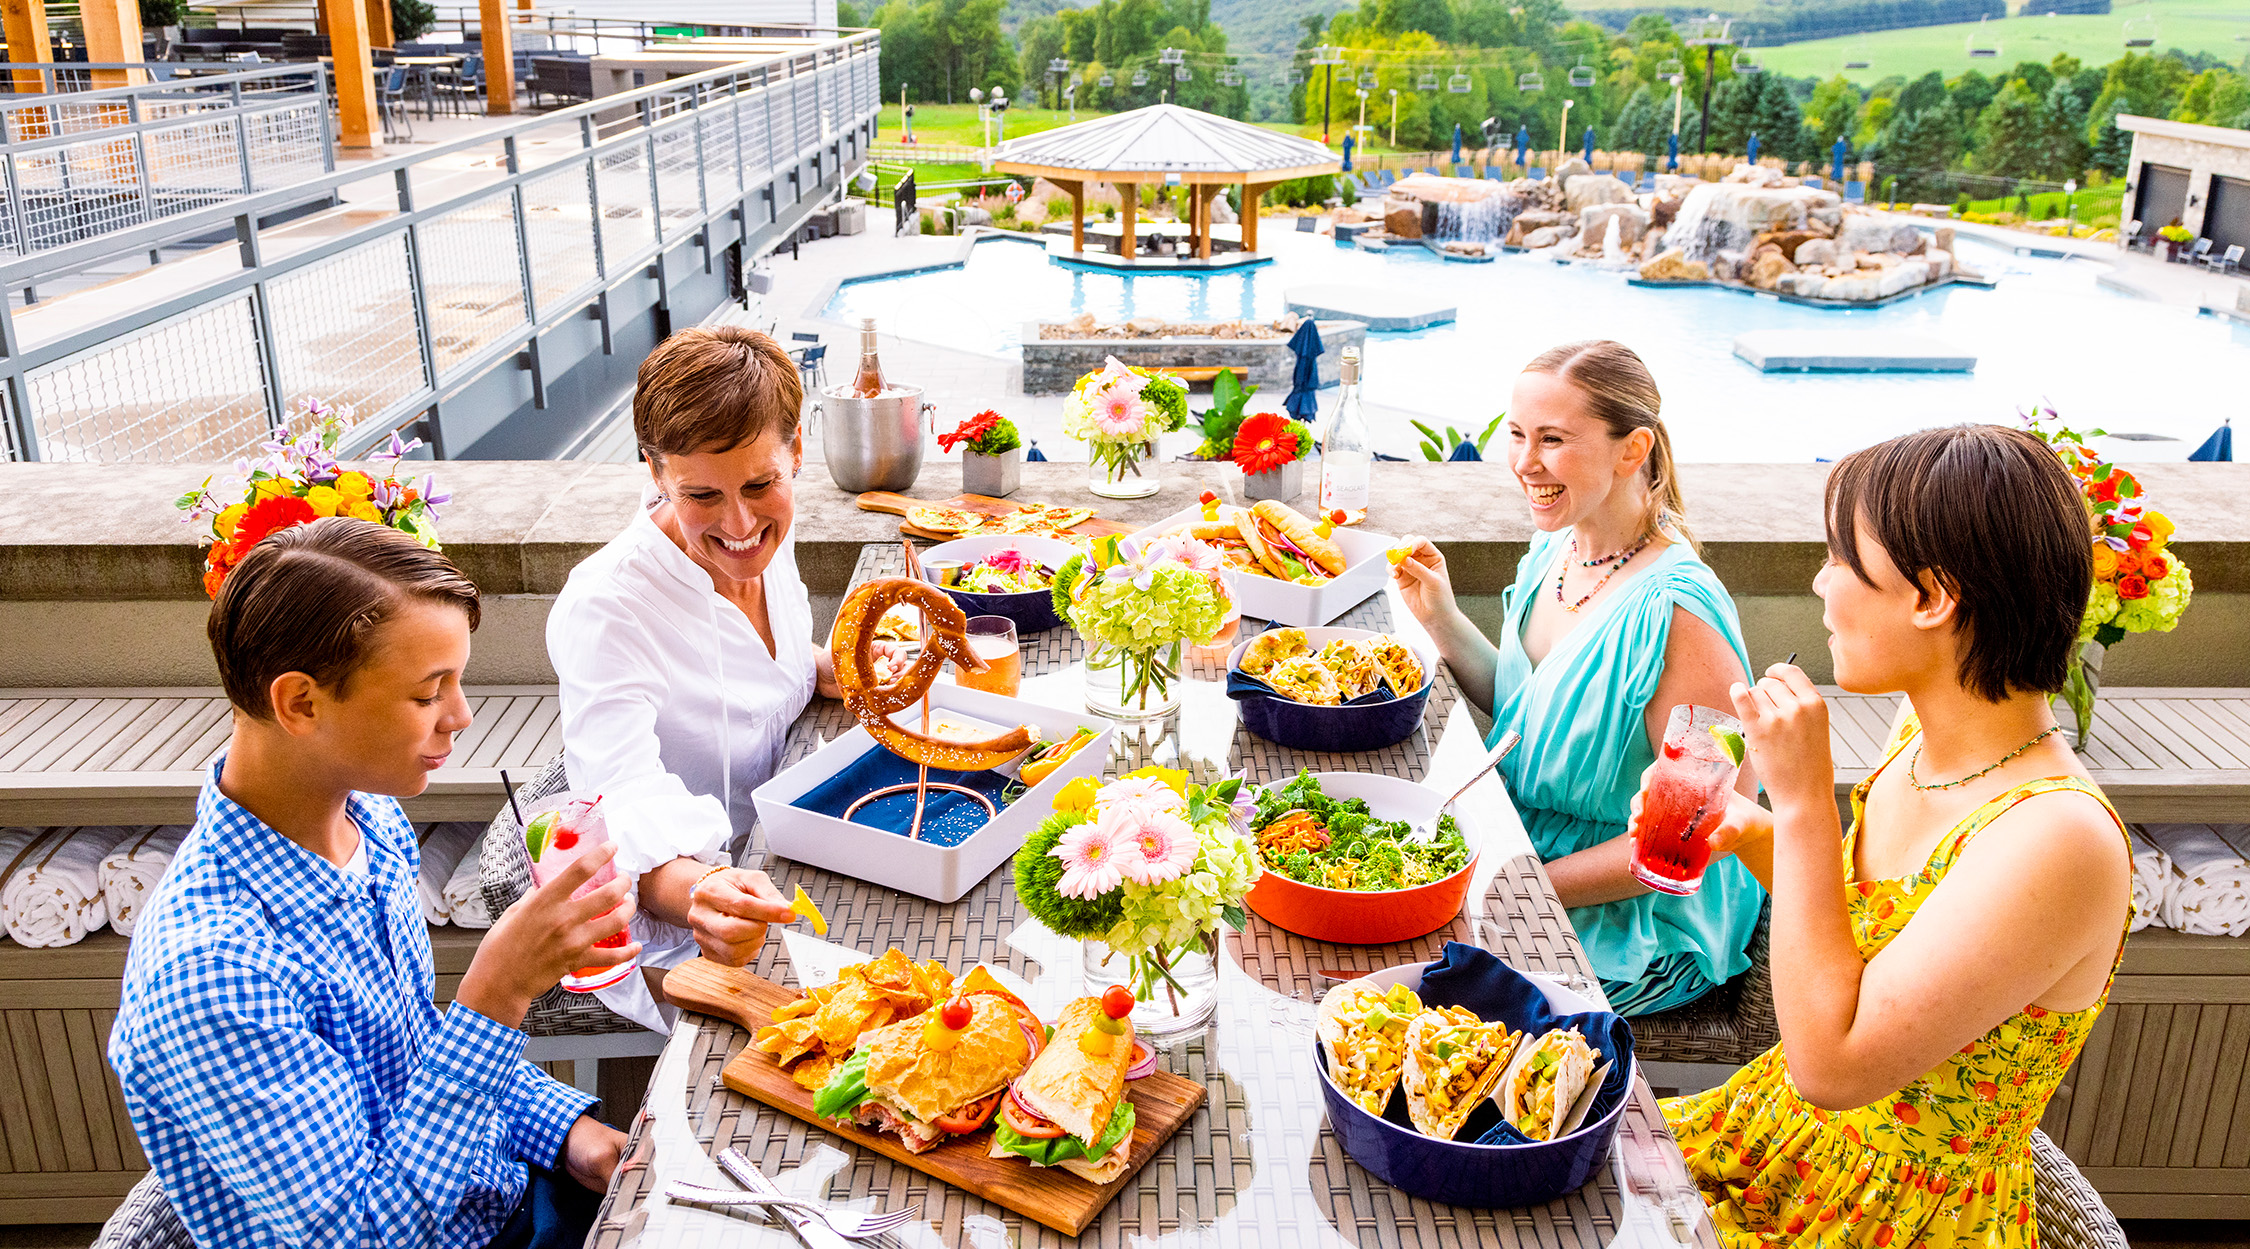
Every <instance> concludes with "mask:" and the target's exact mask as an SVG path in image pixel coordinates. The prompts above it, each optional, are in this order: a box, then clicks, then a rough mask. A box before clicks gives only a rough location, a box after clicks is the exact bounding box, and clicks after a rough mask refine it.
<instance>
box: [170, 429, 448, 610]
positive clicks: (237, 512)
mask: <svg viewBox="0 0 2250 1249" xmlns="http://www.w3.org/2000/svg"><path fill="white" fill-rule="evenodd" d="M295 416H296V418H297V419H298V420H302V421H303V422H304V424H305V428H304V431H303V432H302V433H294V434H293V433H291V432H290V424H291V423H292V422H288V421H285V422H283V423H282V424H280V425H277V426H275V427H274V430H273V434H272V435H271V436H270V437H269V438H267V439H266V441H265V442H264V443H263V444H261V445H260V446H259V448H258V449H259V450H260V451H262V452H264V453H265V458H264V459H262V460H260V461H258V462H257V463H255V464H253V463H251V462H250V461H249V460H247V459H242V460H236V461H235V463H234V474H233V476H232V477H230V478H227V479H225V480H223V481H217V482H216V483H215V479H213V478H209V477H206V478H204V479H203V484H202V485H200V486H197V487H196V488H195V489H193V490H190V491H188V492H187V493H186V494H183V495H181V496H180V497H179V498H178V499H177V500H176V501H175V502H174V504H173V506H175V507H177V508H179V509H180V510H181V511H182V512H185V513H186V515H185V516H182V517H181V518H180V519H181V521H182V522H183V523H185V524H191V525H202V526H204V529H203V531H202V532H201V533H199V534H198V535H197V537H198V538H200V539H201V540H202V541H203V542H205V543H207V544H208V546H207V549H206V550H205V552H204V563H203V592H204V593H205V594H208V595H210V596H211V597H213V598H217V597H218V595H219V587H220V586H221V585H222V584H224V583H225V581H226V576H227V572H228V571H229V570H230V569H232V568H233V567H234V566H235V565H236V564H238V563H240V562H241V561H242V557H243V556H244V555H247V554H249V552H250V548H251V547H254V546H256V545H257V544H258V541H259V539H261V538H264V537H265V536H266V535H267V534H270V533H273V532H274V531H276V530H280V529H287V528H289V527H291V526H293V525H304V524H309V523H311V522H313V521H315V520H318V519H320V518H321V517H323V516H354V517H357V518H359V519H361V520H367V521H373V522H375V523H376V524H378V525H388V526H390V527H391V528H393V529H397V530H399V531H400V532H402V533H405V534H407V535H409V536H411V537H412V538H413V539H414V540H415V541H417V542H420V543H421V544H422V545H423V546H426V547H429V548H430V549H431V550H433V551H434V550H437V549H438V540H437V530H436V528H435V527H434V526H435V522H436V520H437V508H438V505H440V504H442V503H445V502H447V501H449V500H450V499H451V497H452V496H450V495H444V494H439V493H437V492H436V487H435V486H434V484H433V483H432V481H431V479H430V478H429V477H428V476H424V477H423V478H422V479H421V480H420V481H418V482H415V483H413V484H411V485H410V484H407V483H406V482H403V481H401V480H400V479H399V472H398V468H399V463H400V461H402V460H403V459H405V457H406V456H408V455H410V454H412V453H413V452H414V451H415V450H416V449H417V448H419V447H420V446H421V445H422V440H421V439H419V438H416V439H413V440H411V441H401V440H400V438H399V436H398V435H397V434H392V435H391V437H390V441H389V443H387V444H386V445H385V446H383V447H382V448H380V449H378V450H376V451H374V452H371V453H370V454H369V455H368V457H367V458H368V460H369V462H370V463H371V465H372V466H373V468H372V469H369V470H362V469H356V468H346V467H344V466H343V465H342V464H341V463H339V462H337V459H336V445H337V443H338V442H339V441H341V440H342V438H343V436H344V431H345V430H346V429H348V428H350V426H351V424H352V409H351V408H349V407H342V408H338V407H332V406H330V405H328V404H325V403H322V402H321V401H320V400H318V399H307V400H305V401H304V402H303V403H301V404H300V405H298V408H297V411H296V413H295Z"/></svg>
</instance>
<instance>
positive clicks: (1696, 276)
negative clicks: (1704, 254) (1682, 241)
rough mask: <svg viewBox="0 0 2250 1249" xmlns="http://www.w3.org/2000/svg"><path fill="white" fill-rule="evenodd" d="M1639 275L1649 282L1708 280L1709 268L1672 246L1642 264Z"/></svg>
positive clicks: (1709, 275)
mask: <svg viewBox="0 0 2250 1249" xmlns="http://www.w3.org/2000/svg"><path fill="white" fill-rule="evenodd" d="M1641 277H1642V278H1644V279H1645V280H1647V281H1650V282H1708V281H1710V280H1711V270H1710V267H1709V266H1707V265H1705V264H1704V263H1703V262H1702V261H1700V260H1689V259H1688V258H1687V254H1686V253H1685V252H1682V251H1681V250H1680V249H1679V248H1677V247H1672V248H1667V249H1665V250H1664V251H1663V252H1661V253H1659V254H1658V255H1657V257H1656V258H1655V259H1654V260H1651V261H1649V262H1648V263H1647V264H1645V265H1642V266H1641Z"/></svg>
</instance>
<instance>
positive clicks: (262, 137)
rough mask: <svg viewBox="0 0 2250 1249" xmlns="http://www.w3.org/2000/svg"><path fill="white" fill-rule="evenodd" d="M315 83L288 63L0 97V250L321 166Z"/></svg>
mask: <svg viewBox="0 0 2250 1249" xmlns="http://www.w3.org/2000/svg"><path fill="white" fill-rule="evenodd" d="M68 68H69V69H72V70H78V71H83V70H85V69H87V68H88V67H86V66H83V65H78V66H70V67H68ZM94 68H141V69H156V70H159V71H168V70H170V69H172V68H175V67H171V66H153V67H151V66H139V65H135V66H130V67H128V66H117V67H101V66H97V67H94ZM7 72H9V73H33V72H37V73H42V74H48V73H54V72H59V71H56V70H55V69H54V68H53V67H51V66H42V65H28V64H27V65H21V66H11V67H8V68H7ZM327 82H328V76H327V73H326V71H325V70H324V69H322V67H321V66H319V65H317V64H315V65H289V66H275V67H272V68H266V69H258V70H251V71H248V72H241V73H225V74H214V75H210V76H208V77H196V78H172V79H169V80H165V81H157V82H150V83H147V84H145V85H141V86H132V87H111V88H107V89H105V90H100V91H78V92H70V93H66V94H42V95H6V96H0V178H4V179H5V187H6V191H7V210H6V211H5V212H4V213H0V255H8V256H32V255H35V254H38V253H42V252H46V251H49V250H51V249H53V248H57V247H62V246H65V245H67V244H72V243H82V242H86V241H88V240H93V239H99V238H101V237H103V236H105V235H111V234H115V233H117V232H118V231H120V230H126V229H130V228H132V227H135V226H143V225H148V224H150V223H152V222H158V221H162V220H165V219H166V218H171V217H178V216H180V215H182V214H185V213H190V212H194V211H196V210H198V209H204V208H209V207H211V206H213V205H216V204H223V203H225V202H227V201H229V200H232V199H236V198H239V197H242V196H245V195H252V194H256V193H257V192H260V191H270V190H276V189H279V188H282V187H286V186H290V185H294V184H297V183H301V182H304V181H307V180H308V179H312V178H317V177H319V176H321V175H322V174H325V173H330V172H333V171H334V170H335V168H336V153H335V148H334V144H333V140H332V138H331V136H330V133H329V124H328V117H329V109H328V89H327Z"/></svg>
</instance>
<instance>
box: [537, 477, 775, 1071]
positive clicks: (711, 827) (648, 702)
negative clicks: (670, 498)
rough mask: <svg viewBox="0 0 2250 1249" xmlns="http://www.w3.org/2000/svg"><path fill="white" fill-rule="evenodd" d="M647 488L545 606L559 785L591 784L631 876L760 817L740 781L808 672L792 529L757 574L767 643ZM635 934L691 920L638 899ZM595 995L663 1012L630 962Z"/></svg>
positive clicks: (707, 849) (732, 839) (692, 948)
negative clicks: (566, 780) (663, 521)
mask: <svg viewBox="0 0 2250 1249" xmlns="http://www.w3.org/2000/svg"><path fill="white" fill-rule="evenodd" d="M655 500H656V495H655V489H654V487H653V486H651V487H648V488H646V489H645V490H644V493H643V496H642V504H643V508H642V511H641V512H640V513H639V514H638V515H636V516H634V517H633V520H632V523H630V524H628V525H627V526H626V527H625V531H624V532H623V533H621V534H619V535H618V536H617V537H616V538H615V539H614V540H612V541H611V542H610V543H609V545H607V546H605V547H603V548H602V549H601V550H599V551H596V552H595V553H594V554H593V555H591V556H589V557H588V558H587V559H586V560H585V562H583V563H581V564H579V565H578V567H576V568H574V569H572V570H571V573H570V580H569V582H568V584H566V585H565V586H564V587H563V592H562V594H561V595H560V596H559V597H558V598H557V599H556V601H555V606H554V610H553V611H552V612H551V613H549V615H548V617H547V654H548V657H549V658H550V659H551V660H552V661H553V663H554V666H555V675H556V677H557V678H558V679H559V680H560V683H561V686H562V725H563V751H564V755H565V759H566V763H567V766H568V768H569V771H570V787H571V789H572V790H574V791H578V792H582V793H587V794H600V795H602V799H603V801H602V810H603V812H604V813H605V814H606V815H607V817H608V823H609V831H610V836H611V838H612V840H614V841H616V842H617V859H616V864H617V869H618V870H619V871H621V872H625V873H627V874H628V875H630V876H632V877H633V878H634V879H635V880H636V881H638V879H639V878H640V876H641V875H642V874H643V873H645V872H648V871H651V870H653V869H655V868H657V867H659V866H662V865H663V864H665V863H669V862H671V861H672V860H673V859H675V858H682V857H685V858H692V859H698V860H701V861H702V862H705V863H710V864H712V865H714V866H717V865H721V864H729V863H732V862H733V861H734V859H733V855H734V854H735V853H736V852H737V851H738V850H739V849H740V847H741V845H742V843H743V842H744V841H746V839H747V838H748V836H749V832H750V828H751V826H752V825H753V824H754V823H755V822H756V820H757V813H756V810H755V808H754V807H753V806H752V804H751V801H750V791H751V790H753V789H756V788H757V787H758V786H759V785H762V784H764V783H765V782H766V780H767V779H768V778H770V777H771V776H772V775H773V774H774V772H775V771H777V770H778V769H779V767H780V764H781V755H782V749H783V746H784V744H785V740H786V738H787V735H788V732H789V725H790V723H791V722H792V721H794V720H795V719H796V718H797V715H798V713H799V712H802V711H803V710H804V709H805V705H806V704H807V703H808V702H810V701H811V699H812V695H813V685H814V680H815V670H814V666H813V656H814V651H813V638H812V629H813V621H812V601H811V599H810V598H809V597H808V596H807V594H806V593H805V586H804V582H803V581H801V580H800V579H799V578H798V575H797V552H796V539H795V535H794V533H792V534H791V535H790V536H789V537H788V538H786V539H784V540H783V542H782V546H781V549H780V550H779V551H777V552H775V554H774V558H773V562H772V563H771V564H770V565H768V566H767V568H766V572H765V576H764V583H765V595H766V614H767V617H768V621H769V623H770V625H771V626H772V629H773V640H774V649H773V651H772V653H770V654H769V653H768V652H767V650H766V644H765V639H763V638H761V637H759V636H758V631H757V629H756V628H754V627H753V626H752V625H751V623H750V618H749V617H748V616H745V615H744V614H743V613H742V610H741V609H740V608H738V607H736V606H735V605H734V604H733V603H731V602H729V601H727V600H726V599H725V598H722V597H720V595H719V593H718V591H717V589H716V588H714V586H713V584H712V581H711V575H710V574H709V573H708V572H705V571H704V569H703V567H702V566H701V565H700V564H697V563H696V562H695V561H694V560H692V559H689V558H688V555H687V553H686V552H685V551H682V550H681V549H680V548H679V546H678V545H677V544H675V543H674V542H673V541H672V539H671V538H670V537H668V536H666V534H665V533H664V531H663V530H662V529H659V528H657V526H656V522H655V520H654V519H652V518H651V516H650V514H649V509H650V508H652V507H653V506H654V504H655ZM632 935H633V937H634V939H635V940H638V941H640V942H641V946H642V948H641V965H642V966H644V967H655V968H669V967H673V966H675V965H677V964H679V963H682V962H685V961H686V960H687V959H689V958H691V957H693V956H694V955H695V953H696V944H695V937H694V935H693V934H692V933H690V932H689V931H688V930H686V929H684V928H680V927H677V926H675V925H672V924H667V923H664V922H663V921H661V920H657V919H654V918H652V917H650V916H649V915H648V914H647V913H646V912H643V913H641V914H638V915H635V916H634V917H633V924H632ZM600 997H601V1000H602V1003H603V1004H604V1005H605V1006H608V1007H609V1008H610V1009H611V1010H614V1011H616V1012H618V1013H619V1014H621V1015H625V1016H627V1017H628V1018H631V1019H635V1020H637V1021H639V1022H641V1023H643V1024H646V1025H647V1026H649V1027H651V1028H656V1029H658V1030H664V1029H667V1028H669V1026H670V1025H669V1023H668V1022H667V1020H666V1018H665V1016H664V1014H662V1013H660V1012H659V1010H658V1008H657V1005H656V1003H655V1001H654V1000H653V999H652V998H651V997H650V996H649V993H648V988H647V985H646V984H645V983H644V982H643V981H642V979H641V977H639V976H628V977H626V978H625V979H624V980H622V981H620V982H619V983H617V984H616V985H613V986H611V987H610V988H607V989H604V990H601V992H600Z"/></svg>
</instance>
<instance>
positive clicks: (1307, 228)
mask: <svg viewBox="0 0 2250 1249" xmlns="http://www.w3.org/2000/svg"><path fill="white" fill-rule="evenodd" d="M1319 228H1320V222H1319V221H1318V220H1317V219H1316V218H1312V217H1299V218H1297V233H1299V234H1311V233H1312V232H1313V231H1314V230H1317V229H1319Z"/></svg>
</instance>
